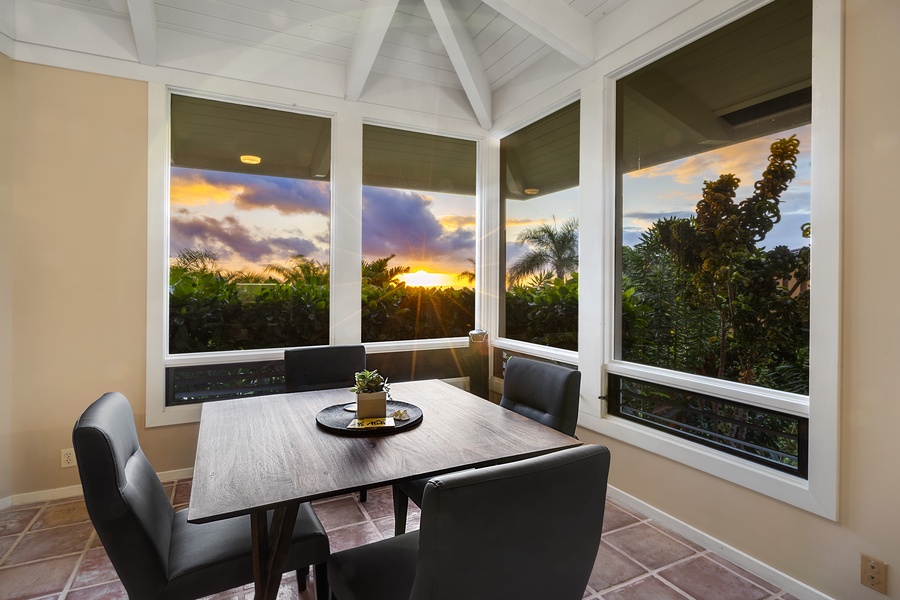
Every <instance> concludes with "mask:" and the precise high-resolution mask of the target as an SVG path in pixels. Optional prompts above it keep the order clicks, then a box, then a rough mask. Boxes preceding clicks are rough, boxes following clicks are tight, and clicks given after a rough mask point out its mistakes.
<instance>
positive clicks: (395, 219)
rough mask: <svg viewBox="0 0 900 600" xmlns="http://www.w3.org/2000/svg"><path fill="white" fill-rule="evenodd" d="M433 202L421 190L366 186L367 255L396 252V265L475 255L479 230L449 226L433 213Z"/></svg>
mask: <svg viewBox="0 0 900 600" xmlns="http://www.w3.org/2000/svg"><path fill="white" fill-rule="evenodd" d="M432 203H433V200H432V199H431V198H430V197H428V196H427V195H425V194H421V193H418V192H413V191H407V190H397V189H390V188H378V187H365V188H363V224H362V246H363V248H362V250H363V256H365V257H366V258H367V259H373V258H380V257H383V256H388V255H390V254H396V255H397V256H398V260H397V261H396V264H406V263H404V261H412V260H415V261H420V262H447V259H451V258H456V259H457V260H459V259H463V260H464V259H465V258H467V257H472V256H474V255H475V232H474V231H473V230H471V229H469V228H456V229H449V228H447V227H445V226H444V224H442V222H441V220H438V218H437V217H436V216H435V215H434V213H433V212H432ZM406 266H412V265H408V264H407V265H406Z"/></svg>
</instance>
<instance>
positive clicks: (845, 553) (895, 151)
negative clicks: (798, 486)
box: [580, 0, 900, 600]
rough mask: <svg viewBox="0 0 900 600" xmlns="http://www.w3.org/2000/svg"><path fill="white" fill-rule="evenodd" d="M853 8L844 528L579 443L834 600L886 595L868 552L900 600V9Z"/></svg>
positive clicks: (675, 508) (628, 454)
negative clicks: (866, 576)
mask: <svg viewBox="0 0 900 600" xmlns="http://www.w3.org/2000/svg"><path fill="white" fill-rule="evenodd" d="M845 10H846V29H845V32H846V49H845V60H846V63H845V65H846V66H845V83H846V85H845V88H846V92H845V111H844V114H845V120H844V136H845V137H844V148H843V159H844V203H843V234H844V244H843V277H844V279H843V324H842V334H843V342H842V348H841V351H842V357H843V369H842V374H841V375H842V386H841V402H842V408H841V413H842V418H841V429H842V432H841V437H842V439H841V446H840V449H841V485H840V505H841V506H840V522H839V523H832V522H830V521H827V520H825V519H821V518H819V517H815V516H812V515H810V514H808V513H806V512H803V511H801V510H797V509H794V508H792V507H790V506H787V505H785V504H782V503H780V502H776V501H773V500H770V499H768V498H766V497H763V496H761V495H758V494H755V493H753V492H748V491H747V490H744V489H742V488H740V487H737V486H734V485H731V484H729V483H725V482H723V481H721V480H718V479H716V478H713V477H710V476H707V475H705V474H702V473H699V472H697V471H694V470H693V469H690V468H688V467H684V466H682V465H679V464H676V463H674V462H672V461H668V460H666V459H663V458H659V457H657V456H654V455H651V454H648V453H646V452H644V451H641V450H638V449H635V448H634V447H630V446H627V445H624V444H621V443H617V442H612V441H610V440H607V439H602V438H600V437H599V436H596V435H592V434H590V433H588V432H583V433H582V434H580V437H582V439H584V440H586V441H592V442H593V441H597V442H601V443H607V444H608V445H609V446H610V450H611V452H612V457H613V460H612V473H611V483H612V484H613V485H614V486H616V487H617V488H619V489H621V490H623V491H625V492H627V493H629V494H631V495H633V496H636V497H638V498H639V499H641V500H643V501H645V502H648V503H649V504H651V505H653V506H655V507H657V508H659V509H660V510H662V511H664V512H667V513H669V514H671V515H673V516H674V517H676V518H678V519H681V520H682V521H685V522H687V523H689V524H690V525H693V526H694V527H696V528H698V529H700V530H702V531H704V532H706V533H708V534H710V535H712V536H714V537H716V538H718V539H720V540H722V541H724V542H725V543H727V544H730V545H732V546H734V547H736V548H738V549H740V550H743V551H744V552H746V553H748V554H750V555H751V556H753V557H755V558H757V559H759V560H762V561H763V562H765V563H767V564H769V565H771V566H773V567H774V568H776V569H779V570H781V571H783V572H785V573H787V574H788V575H791V576H793V577H795V578H797V579H799V580H801V581H803V582H805V583H807V584H808V585H811V586H812V587H814V588H816V589H819V590H820V591H822V592H825V593H826V594H829V595H831V596H833V597H834V598H838V599H841V600H855V599H862V600H865V599H872V600H875V599H877V598H884V597H885V596H882V595H880V594H878V593H876V592H873V591H871V590H868V589H866V588H864V587H863V586H861V585H860V584H859V554H860V553H861V552H865V553H867V554H871V555H873V556H875V557H878V558H880V559H882V560H885V561H887V562H888V563H890V565H891V569H893V571H892V572H891V574H890V577H889V597H891V598H900V511H898V509H897V507H898V506H900V469H898V468H897V466H896V464H897V463H896V461H897V459H898V457H900V435H898V433H897V427H898V424H900V393H898V388H900V379H898V376H897V372H898V364H900V310H898V309H897V303H898V300H897V299H898V297H900V277H898V276H897V273H896V268H895V265H896V262H897V257H898V256H900V235H898V231H897V228H898V224H900V200H898V195H900V192H898V187H897V183H896V180H895V179H894V175H895V174H896V172H897V168H898V165H900V111H897V110H896V106H897V99H898V98H900V69H898V67H897V59H898V57H900V37H898V36H897V35H896V28H897V25H898V24H900V3H897V2H896V1H895V0H847V2H846V7H845ZM817 242H818V240H816V241H814V243H817ZM814 254H815V252H814ZM813 277H815V275H813ZM812 402H813V411H814V410H815V398H813V399H812ZM891 579H892V581H891Z"/></svg>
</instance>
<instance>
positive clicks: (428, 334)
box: [361, 125, 477, 342]
mask: <svg viewBox="0 0 900 600" xmlns="http://www.w3.org/2000/svg"><path fill="white" fill-rule="evenodd" d="M476 148H477V146H476V143H475V142H474V141H471V140H460V139H454V138H449V137H444V136H438V135H431V134H425V133H418V132H411V131H404V130H401V129H392V128H388V127H379V126H375V125H364V126H363V191H362V299H361V310H362V341H363V342H383V341H405V340H424V339H435V338H450V337H462V336H466V335H468V333H469V331H470V330H472V329H473V328H474V323H475V276H476V272H475V242H476V239H475V214H476V213H475V181H476V177H475V175H476V164H477V150H476Z"/></svg>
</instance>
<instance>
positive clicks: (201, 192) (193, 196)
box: [169, 174, 244, 206]
mask: <svg viewBox="0 0 900 600" xmlns="http://www.w3.org/2000/svg"><path fill="white" fill-rule="evenodd" d="M243 193H244V187H243V186H241V185H222V184H212V183H209V182H207V181H206V180H205V179H204V178H203V177H201V176H200V175H199V174H191V175H189V176H184V175H175V174H173V176H172V180H171V187H170V192H169V199H170V201H171V203H172V204H178V205H181V206H197V205H200V204H208V203H210V202H214V203H216V204H224V203H226V202H234V201H235V200H236V199H237V198H238V197H239V196H240V195H241V194H243Z"/></svg>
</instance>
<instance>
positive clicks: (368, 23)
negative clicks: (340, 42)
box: [344, 0, 400, 102]
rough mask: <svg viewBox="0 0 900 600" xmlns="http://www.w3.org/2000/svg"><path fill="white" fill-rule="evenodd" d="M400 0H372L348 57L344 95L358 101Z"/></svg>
mask: <svg viewBox="0 0 900 600" xmlns="http://www.w3.org/2000/svg"><path fill="white" fill-rule="evenodd" d="M399 1H400V0H369V3H368V4H367V5H366V10H365V12H364V13H363V16H362V19H361V22H360V24H359V31H358V32H357V34H356V38H355V39H354V40H353V47H352V48H351V49H350V59H349V60H348V61H347V84H346V91H345V93H344V97H345V98H346V99H347V100H350V101H351V102H356V101H357V100H359V97H360V96H361V95H362V91H363V87H365V85H366V80H367V79H368V78H369V73H371V72H372V65H373V64H375V57H376V56H378V51H379V50H380V49H381V43H382V42H383V41H384V36H385V34H387V30H388V27H390V26H391V20H392V19H393V18H394V11H396V10H397V4H399Z"/></svg>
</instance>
